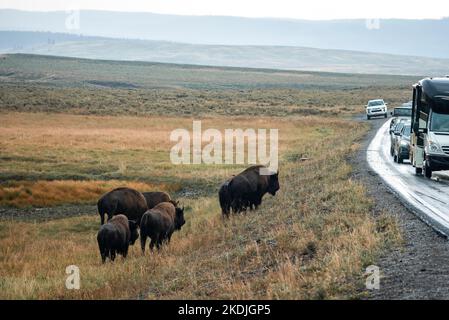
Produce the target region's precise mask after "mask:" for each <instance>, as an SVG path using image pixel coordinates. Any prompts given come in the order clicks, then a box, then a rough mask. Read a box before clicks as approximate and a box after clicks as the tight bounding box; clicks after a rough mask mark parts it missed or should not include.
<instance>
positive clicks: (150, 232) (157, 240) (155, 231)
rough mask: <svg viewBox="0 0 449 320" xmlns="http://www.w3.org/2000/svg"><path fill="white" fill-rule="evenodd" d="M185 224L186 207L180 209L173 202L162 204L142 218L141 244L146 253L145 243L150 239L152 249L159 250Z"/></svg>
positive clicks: (143, 251)
mask: <svg viewBox="0 0 449 320" xmlns="http://www.w3.org/2000/svg"><path fill="white" fill-rule="evenodd" d="M184 224H185V220H184V207H183V208H178V207H175V206H174V205H173V203H171V202H162V203H159V204H158V205H156V206H155V207H154V208H153V209H150V210H148V211H147V212H145V213H144V215H143V216H142V220H141V222H140V244H141V247H142V253H145V243H146V241H147V237H150V239H151V242H150V249H151V250H153V248H154V245H156V247H157V248H158V249H159V248H160V246H161V245H162V243H163V242H164V241H167V242H170V239H171V236H172V234H173V232H175V231H176V230H181V227H182V226H183V225H184Z"/></svg>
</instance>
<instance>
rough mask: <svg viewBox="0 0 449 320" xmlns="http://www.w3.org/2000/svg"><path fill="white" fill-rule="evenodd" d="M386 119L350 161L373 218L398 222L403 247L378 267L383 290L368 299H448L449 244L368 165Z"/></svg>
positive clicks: (376, 125)
mask: <svg viewBox="0 0 449 320" xmlns="http://www.w3.org/2000/svg"><path fill="white" fill-rule="evenodd" d="M384 122H385V119H381V120H380V119H379V120H372V121H371V122H370V123H371V125H372V127H371V130H370V131H369V133H368V135H367V136H366V138H365V139H364V140H363V142H362V148H361V149H360V151H359V152H358V154H357V155H356V157H354V158H353V159H351V163H352V164H353V166H354V173H353V177H354V178H355V179H358V180H360V181H362V182H363V183H364V184H365V185H366V186H367V189H368V194H369V196H370V197H372V198H373V199H374V200H375V202H376V204H375V209H374V212H373V214H375V215H378V214H380V213H382V212H385V213H387V214H389V215H391V216H393V217H396V219H397V220H398V222H399V226H400V228H401V229H402V232H403V239H404V245H403V247H400V248H396V249H394V250H393V251H390V252H385V253H384V254H383V255H382V256H381V258H380V259H379V261H378V262H377V265H378V266H379V268H380V271H381V280H380V289H379V290H374V291H372V292H370V294H369V299H449V242H448V241H447V239H446V238H444V237H442V236H440V235H439V234H437V233H436V232H435V231H434V230H433V229H432V228H431V227H429V226H428V225H426V224H425V223H424V222H422V221H421V220H420V219H419V218H418V217H417V216H415V215H414V214H413V213H412V212H410V211H409V210H408V209H407V208H406V207H405V206H404V205H403V204H402V203H401V200H400V199H398V198H397V197H396V196H395V195H394V194H393V193H392V192H391V191H390V190H389V188H388V187H387V186H386V185H384V184H383V182H382V179H381V178H380V177H379V176H378V175H377V173H375V172H373V171H372V170H371V168H370V167H369V165H368V162H367V161H366V150H367V148H368V145H369V143H370V141H371V140H372V139H373V137H374V135H375V134H376V132H377V130H378V129H379V128H380V127H381V125H382V124H383V123H384Z"/></svg>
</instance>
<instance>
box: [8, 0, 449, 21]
mask: <svg viewBox="0 0 449 320" xmlns="http://www.w3.org/2000/svg"><path fill="white" fill-rule="evenodd" d="M0 8H11V9H21V10H37V11H55V10H71V9H73V8H79V9H96V10H113V11H139V12H154V13H168V14H182V15H226V16H242V17H277V18H297V19H311V20H319V19H345V18H348V19H351V18H403V19H426V18H428V19H439V18H442V17H448V16H449V1H447V0H426V1H423V0H307V1H306V0H145V1H142V0H126V1H123V0H0Z"/></svg>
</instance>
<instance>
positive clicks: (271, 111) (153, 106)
mask: <svg viewBox="0 0 449 320" xmlns="http://www.w3.org/2000/svg"><path fill="white" fill-rule="evenodd" d="M417 80H419V79H418V77H406V76H385V75H354V74H333V73H318V72H297V71H280V70H265V69H243V68H219V67H198V66H187V65H170V64H168V65H166V64H154V63H144V62H141V63H140V62H116V61H98V60H83V59H72V58H54V57H45V56H30V55H7V56H4V57H3V59H0V105H1V108H2V109H3V110H8V111H25V112H57V113H71V114H83V115H86V114H93V115H136V116H142V115H162V116H167V115H172V116H217V115H219V116H268V117H271V116H278V117H289V116H298V115H299V116H301V115H323V116H337V115H347V116H348V115H352V114H354V113H361V112H363V111H364V107H363V106H364V105H365V104H366V103H367V101H368V100H369V99H377V98H379V97H382V98H384V99H385V101H387V102H389V103H390V106H395V105H399V104H401V103H403V102H406V101H409V100H410V99H411V96H410V91H411V89H410V88H411V86H412V84H414V83H415V82H416V81H417Z"/></svg>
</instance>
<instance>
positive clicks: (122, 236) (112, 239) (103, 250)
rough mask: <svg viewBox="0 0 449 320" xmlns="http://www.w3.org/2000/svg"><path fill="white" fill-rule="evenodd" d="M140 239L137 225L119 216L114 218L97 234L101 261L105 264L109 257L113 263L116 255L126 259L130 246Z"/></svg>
mask: <svg viewBox="0 0 449 320" xmlns="http://www.w3.org/2000/svg"><path fill="white" fill-rule="evenodd" d="M138 237H139V233H138V232H137V223H136V222H135V221H132V220H128V218H127V217H126V216H125V215H123V214H119V215H116V216H114V217H112V218H111V219H110V220H109V221H108V222H107V223H106V224H103V225H102V226H101V227H100V230H99V231H98V234H97V241H98V247H99V249H100V254H101V260H102V261H103V263H105V261H106V258H107V257H109V259H111V260H112V261H114V259H115V255H116V253H118V254H121V255H122V256H123V257H124V258H126V256H127V254H128V247H129V245H130V244H131V245H133V244H134V242H136V240H137V238H138Z"/></svg>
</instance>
